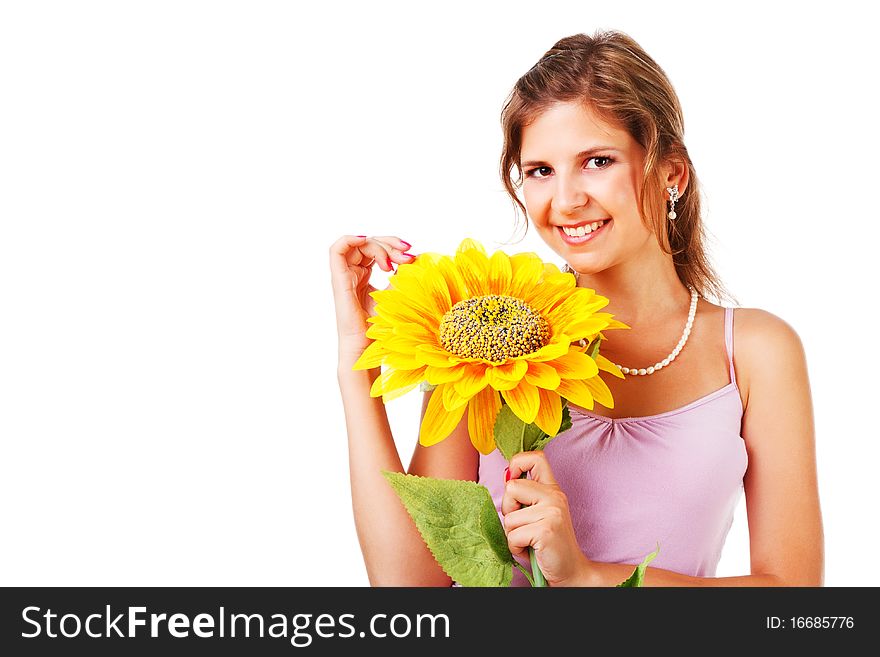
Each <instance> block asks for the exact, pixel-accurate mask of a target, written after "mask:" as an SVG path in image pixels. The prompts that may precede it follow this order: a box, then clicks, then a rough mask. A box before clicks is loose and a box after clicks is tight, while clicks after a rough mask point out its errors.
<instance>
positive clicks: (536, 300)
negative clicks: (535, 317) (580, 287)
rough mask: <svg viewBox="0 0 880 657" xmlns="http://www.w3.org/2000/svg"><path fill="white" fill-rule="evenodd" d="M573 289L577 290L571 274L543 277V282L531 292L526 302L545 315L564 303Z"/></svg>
mask: <svg viewBox="0 0 880 657" xmlns="http://www.w3.org/2000/svg"><path fill="white" fill-rule="evenodd" d="M575 289H577V288H575V286H574V277H573V276H572V275H571V274H555V275H553V276H551V277H549V278H546V277H545V278H544V280H543V282H542V283H541V284H540V285H538V286H537V287H535V288H534V289H533V290H532V292H531V293H530V294H529V298H528V299H526V301H527V302H528V304H529V305H530V306H531V307H532V308H534V309H535V310H536V311H537V312H539V313H541V314H544V315H546V313H548V312H549V311H550V310H552V309H553V308H555V307H556V306H558V305H559V304H560V303H562V302H563V301H565V300H566V299H567V298H568V295H569V294H571V292H572V291H573V290H575Z"/></svg>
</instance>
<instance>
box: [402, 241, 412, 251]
mask: <svg viewBox="0 0 880 657" xmlns="http://www.w3.org/2000/svg"><path fill="white" fill-rule="evenodd" d="M400 241H401V242H403V243H404V244H406V250H407V251H409V250H410V249H411V248H412V244H410V243H409V242H407V241H405V240H400Z"/></svg>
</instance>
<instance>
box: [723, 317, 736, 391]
mask: <svg viewBox="0 0 880 657" xmlns="http://www.w3.org/2000/svg"><path fill="white" fill-rule="evenodd" d="M733 310H734V309H733V308H725V309H724V347H725V348H726V349H727V362H728V364H729V366H730V382H731V383H733V384H734V385H736V372H735V371H734V369H733Z"/></svg>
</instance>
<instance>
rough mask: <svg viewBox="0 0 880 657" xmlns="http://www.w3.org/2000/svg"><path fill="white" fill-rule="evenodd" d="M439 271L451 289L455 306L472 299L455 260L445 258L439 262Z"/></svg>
mask: <svg viewBox="0 0 880 657" xmlns="http://www.w3.org/2000/svg"><path fill="white" fill-rule="evenodd" d="M419 257H421V256H419ZM437 270H438V271H439V272H440V275H441V276H443V278H444V279H445V280H446V287H447V288H448V289H449V301H450V303H452V305H453V306H454V305H455V304H457V303H458V302H459V301H464V300H465V299H468V298H470V294H469V293H468V288H467V284H466V283H465V281H464V278H462V275H461V272H459V271H458V267H456V266H455V260H453V259H452V258H450V257H448V256H444V257H443V258H442V259H441V260H439V261H438V262H437Z"/></svg>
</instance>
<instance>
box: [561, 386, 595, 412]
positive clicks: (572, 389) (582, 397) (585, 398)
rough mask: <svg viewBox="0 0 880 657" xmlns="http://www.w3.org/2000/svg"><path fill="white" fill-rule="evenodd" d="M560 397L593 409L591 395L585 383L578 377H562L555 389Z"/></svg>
mask: <svg viewBox="0 0 880 657" xmlns="http://www.w3.org/2000/svg"><path fill="white" fill-rule="evenodd" d="M556 392H558V393H559V394H560V395H561V396H562V397H564V398H565V399H567V400H568V401H570V402H572V403H573V404H577V405H578V406H581V407H583V408H586V409H588V410H592V409H593V395H592V394H590V389H589V388H588V387H587V384H586V383H584V382H583V381H580V380H578V379H562V381H561V382H560V383H559V387H558V388H557V389H556Z"/></svg>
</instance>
